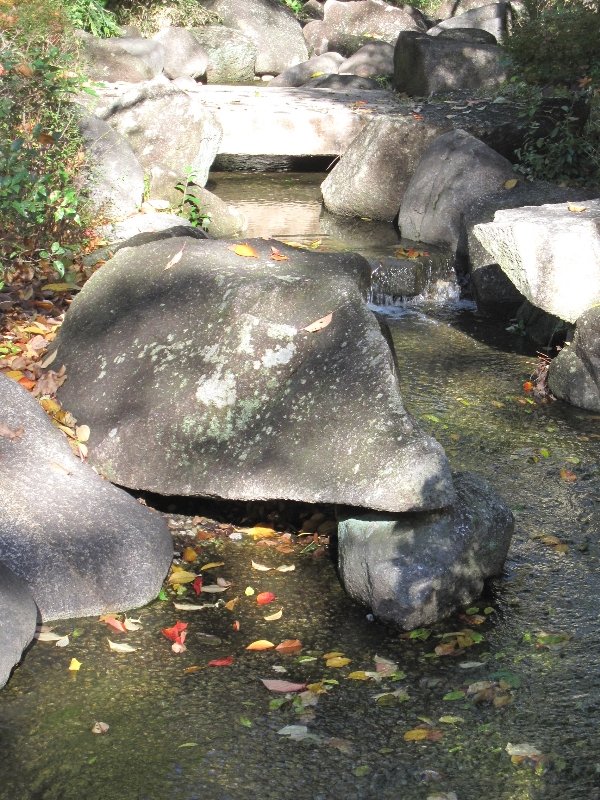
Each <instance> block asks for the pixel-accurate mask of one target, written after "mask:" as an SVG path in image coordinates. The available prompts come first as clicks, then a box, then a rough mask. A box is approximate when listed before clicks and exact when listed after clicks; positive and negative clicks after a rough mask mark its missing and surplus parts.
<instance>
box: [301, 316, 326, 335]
mask: <svg viewBox="0 0 600 800" xmlns="http://www.w3.org/2000/svg"><path fill="white" fill-rule="evenodd" d="M332 318H333V313H331V314H327V315H326V316H324V317H321V318H320V319H317V320H315V321H314V322H311V323H310V325H307V326H306V328H303V329H302V330H304V331H306V332H307V333H316V331H321V330H323V328H326V327H327V326H328V325H329V323H330V322H331V320H332Z"/></svg>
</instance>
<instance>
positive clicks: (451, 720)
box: [439, 714, 464, 725]
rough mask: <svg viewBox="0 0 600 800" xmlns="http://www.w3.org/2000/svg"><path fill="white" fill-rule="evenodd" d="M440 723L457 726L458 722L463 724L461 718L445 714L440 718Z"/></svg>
mask: <svg viewBox="0 0 600 800" xmlns="http://www.w3.org/2000/svg"><path fill="white" fill-rule="evenodd" d="M439 721H440V722H443V723H444V725H458V723H459V722H464V719H463V718H462V717H455V716H453V715H452V714H446V715H445V716H443V717H440V719H439Z"/></svg>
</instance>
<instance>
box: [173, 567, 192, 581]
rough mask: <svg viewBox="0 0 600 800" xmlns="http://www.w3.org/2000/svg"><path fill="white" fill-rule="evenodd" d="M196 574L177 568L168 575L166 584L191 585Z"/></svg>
mask: <svg viewBox="0 0 600 800" xmlns="http://www.w3.org/2000/svg"><path fill="white" fill-rule="evenodd" d="M196 577H197V576H196V574H195V573H194V572H188V571H187V570H185V569H181V568H179V567H175V569H173V571H172V572H171V574H170V575H169V580H168V583H170V584H171V585H173V584H174V583H179V584H184V583H191V582H192V581H194V580H195V579H196Z"/></svg>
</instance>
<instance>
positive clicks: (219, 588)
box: [201, 583, 231, 594]
mask: <svg viewBox="0 0 600 800" xmlns="http://www.w3.org/2000/svg"><path fill="white" fill-rule="evenodd" d="M230 586H231V584H227V586H221V585H219V584H218V583H211V584H210V585H209V586H203V587H202V589H201V591H202V592H208V593H209V594H215V593H218V592H226V591H227V589H229V587H230Z"/></svg>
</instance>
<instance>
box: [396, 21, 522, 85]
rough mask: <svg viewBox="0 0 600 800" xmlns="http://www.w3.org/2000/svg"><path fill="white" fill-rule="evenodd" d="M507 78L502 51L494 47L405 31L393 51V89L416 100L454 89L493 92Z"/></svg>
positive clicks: (492, 45) (498, 47)
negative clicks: (491, 90) (490, 90)
mask: <svg viewBox="0 0 600 800" xmlns="http://www.w3.org/2000/svg"><path fill="white" fill-rule="evenodd" d="M507 77H508V73H507V69H506V57H505V55H504V50H503V49H502V47H500V46H499V45H495V44H478V43H476V42H464V41H454V40H452V39H447V38H440V37H439V36H428V35H427V34H422V33H414V32H412V31H406V32H403V33H401V34H400V35H399V36H398V40H397V42H396V49H395V52H394V87H395V89H396V90H397V91H399V92H406V94H408V95H411V96H415V97H429V96H430V95H434V94H443V93H446V92H453V91H457V90H472V91H474V90H478V89H488V90H489V89H495V88H497V87H498V86H500V84H502V83H503V82H504V81H505V80H506V79H507Z"/></svg>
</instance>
